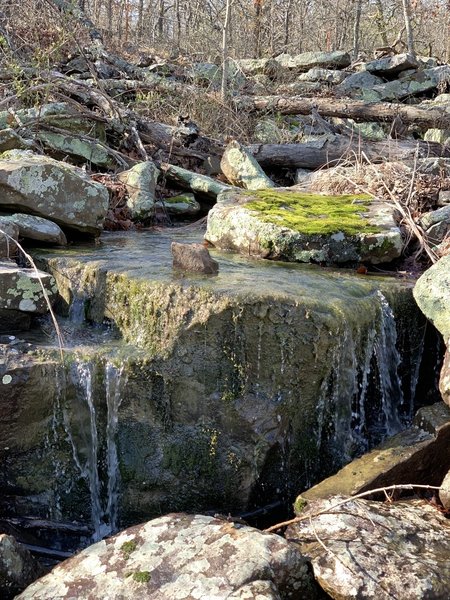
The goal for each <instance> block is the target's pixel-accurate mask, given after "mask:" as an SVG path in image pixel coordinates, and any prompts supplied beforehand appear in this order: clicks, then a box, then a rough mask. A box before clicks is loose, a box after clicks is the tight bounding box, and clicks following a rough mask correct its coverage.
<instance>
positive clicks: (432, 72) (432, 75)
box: [372, 65, 450, 101]
mask: <svg viewBox="0 0 450 600" xmlns="http://www.w3.org/2000/svg"><path fill="white" fill-rule="evenodd" d="M449 77H450V66H448V65H442V66H440V67H433V68H432V69H424V70H423V71H414V73H412V74H411V75H408V76H405V77H402V78H399V79H395V80H393V81H388V82H387V83H383V84H380V85H375V86H374V87H373V89H372V94H374V95H376V96H377V97H378V100H393V101H397V100H403V99H404V98H407V97H410V96H417V95H419V94H423V93H424V92H428V91H431V90H435V89H438V88H439V86H440V85H442V84H445V82H446V81H448V79H449ZM373 99H374V100H376V99H377V98H375V97H374V98H373Z"/></svg>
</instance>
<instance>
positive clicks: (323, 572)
mask: <svg viewBox="0 0 450 600" xmlns="http://www.w3.org/2000/svg"><path fill="white" fill-rule="evenodd" d="M342 500H343V498H342V496H333V497H332V498H330V499H328V500H318V501H317V502H314V503H312V504H311V505H310V506H308V507H307V509H306V510H307V512H306V514H305V520H303V521H301V522H299V523H296V524H295V525H292V526H290V527H289V528H288V530H287V531H286V538H287V539H288V540H289V539H290V540H292V541H295V543H297V544H299V548H300V550H301V551H302V552H303V553H304V554H305V555H306V556H308V557H309V558H310V559H311V561H312V565H313V570H314V575H315V577H316V579H317V581H318V582H319V583H320V585H321V586H322V587H323V588H324V590H325V591H326V592H327V593H328V594H329V595H330V596H331V597H332V598H335V599H336V600H343V599H347V598H358V599H361V600H363V599H373V600H388V599H392V598H396V599H398V600H422V599H423V598H436V599H442V600H444V598H447V597H448V590H449V589H450V545H449V535H450V523H449V521H448V519H446V518H445V516H444V515H443V514H442V513H440V512H439V510H438V509H437V508H436V507H435V506H432V505H431V504H429V503H428V502H426V501H424V500H414V501H409V502H405V501H401V502H393V503H382V502H371V501H367V500H358V501H348V502H346V503H345V504H340V503H341V501H342ZM317 513H322V514H319V515H318V516H314V515H317ZM309 515H311V516H312V518H311V519H310V518H309Z"/></svg>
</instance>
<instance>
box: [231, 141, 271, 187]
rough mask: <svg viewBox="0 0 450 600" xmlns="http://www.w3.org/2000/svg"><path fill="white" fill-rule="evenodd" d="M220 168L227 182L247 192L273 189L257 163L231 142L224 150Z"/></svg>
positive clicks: (235, 142) (236, 144)
mask: <svg viewBox="0 0 450 600" xmlns="http://www.w3.org/2000/svg"><path fill="white" fill-rule="evenodd" d="M220 167H221V169H222V172H223V174H224V175H225V177H226V178H227V179H228V181H229V182H230V183H231V184H233V185H236V186H239V187H243V188H246V189H248V190H264V189H266V188H272V187H275V184H274V182H273V181H272V180H271V179H270V178H269V177H267V175H266V174H265V173H264V171H263V170H262V168H261V167H260V166H259V163H258V161H257V160H256V158H254V157H253V156H252V155H251V154H250V153H249V152H247V150H245V148H243V147H242V146H241V144H240V143H239V142H237V141H232V142H230V143H229V144H228V146H227V147H226V148H225V151H224V153H223V156H222V160H221V162H220Z"/></svg>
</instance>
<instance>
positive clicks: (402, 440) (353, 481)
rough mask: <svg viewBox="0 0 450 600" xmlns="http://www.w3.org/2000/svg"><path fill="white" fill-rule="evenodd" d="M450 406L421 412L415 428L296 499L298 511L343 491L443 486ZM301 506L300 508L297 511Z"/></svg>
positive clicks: (449, 459)
mask: <svg viewBox="0 0 450 600" xmlns="http://www.w3.org/2000/svg"><path fill="white" fill-rule="evenodd" d="M449 447H450V409H449V408H448V407H447V406H445V405H444V404H443V403H442V402H440V403H438V404H435V405H433V406H429V407H425V408H422V409H420V410H419V411H418V413H417V416H416V418H415V419H414V424H413V426H412V427H410V428H408V429H406V430H405V431H402V432H401V433H398V434H397V435H395V436H393V437H391V438H389V439H388V440H387V441H386V442H385V443H383V444H381V445H380V446H378V447H376V448H374V449H373V450H372V451H371V452H369V453H367V454H364V455H363V456H361V458H357V459H355V460H353V461H352V462H351V463H349V464H348V465H346V466H345V467H344V468H343V469H341V470H340V471H338V472H337V473H336V474H335V475H332V476H331V477H328V478H327V479H324V480H323V481H321V482H320V483H318V484H317V485H315V486H314V487H312V488H310V489H309V490H307V491H306V492H303V493H302V494H301V495H300V496H299V497H298V498H297V500H296V502H295V504H294V509H295V510H296V512H297V513H298V514H300V513H301V508H300V507H302V506H303V505H304V502H305V501H307V502H310V501H314V500H317V499H320V498H328V497H330V496H333V495H336V494H339V495H343V496H353V495H355V494H359V493H361V492H366V491H367V490H371V489H377V488H380V487H384V486H389V485H396V484H409V483H411V481H412V479H411V478H412V473H414V477H413V479H414V483H416V484H423V485H434V486H439V485H440V484H441V481H442V479H443V477H444V476H445V474H446V473H447V470H448V469H450V455H449V453H448V451H447V449H448V448H449ZM297 507H299V510H297Z"/></svg>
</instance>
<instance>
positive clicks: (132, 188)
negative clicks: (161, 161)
mask: <svg viewBox="0 0 450 600" xmlns="http://www.w3.org/2000/svg"><path fill="white" fill-rule="evenodd" d="M158 177H159V169H158V167H157V166H156V165H155V164H154V163H153V162H151V161H147V162H142V163H139V164H137V165H135V166H134V167H132V168H131V169H129V170H128V171H123V172H122V173H119V175H118V176H117V178H118V179H119V181H122V182H123V183H124V184H125V187H126V188H127V192H128V200H127V206H128V208H129V210H130V212H131V216H132V218H133V219H147V218H149V217H151V216H152V215H153V211H154V205H155V190H156V184H157V182H158Z"/></svg>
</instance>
